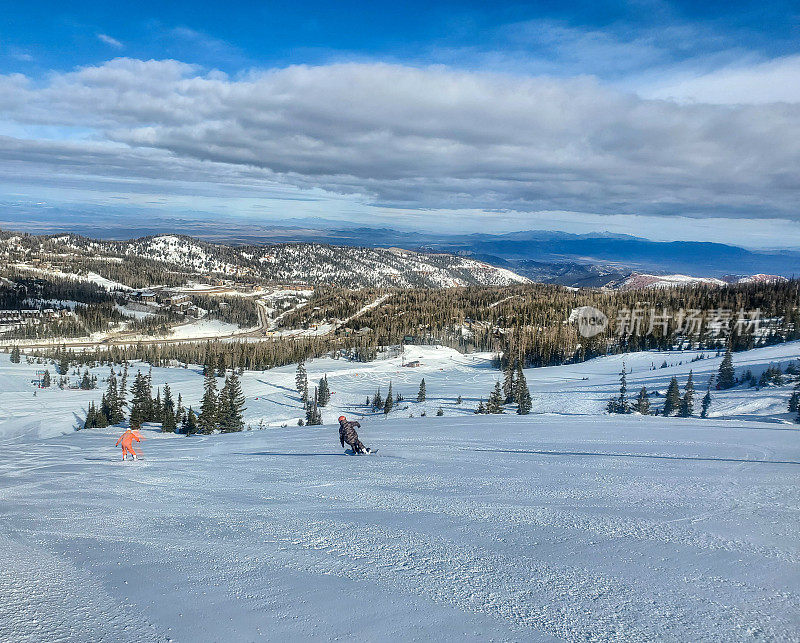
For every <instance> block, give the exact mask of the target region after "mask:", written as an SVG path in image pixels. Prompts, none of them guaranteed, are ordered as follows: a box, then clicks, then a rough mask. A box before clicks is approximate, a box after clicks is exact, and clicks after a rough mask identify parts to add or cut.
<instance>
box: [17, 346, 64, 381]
mask: <svg viewBox="0 0 800 643" xmlns="http://www.w3.org/2000/svg"><path fill="white" fill-rule="evenodd" d="M17 354H19V349H17ZM58 372H59V373H60V374H61V375H69V358H68V357H67V354H66V353H64V354H63V355H62V357H61V361H60V362H59V364H58Z"/></svg>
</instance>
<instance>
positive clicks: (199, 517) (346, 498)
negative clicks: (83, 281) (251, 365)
mask: <svg viewBox="0 0 800 643" xmlns="http://www.w3.org/2000/svg"><path fill="white" fill-rule="evenodd" d="M116 435H117V432H116V431H112V430H95V431H85V432H80V433H78V434H73V435H69V436H62V437H59V438H55V439H50V440H41V441H35V442H20V441H11V442H8V443H6V444H4V445H3V450H2V452H1V454H0V472H2V475H1V476H0V512H1V513H2V516H3V519H2V527H0V552H2V554H0V556H2V565H1V566H0V597H2V600H0V640H4V641H6V640H7V641H12V640H13V641H42V640H72V641H87V640H91V641H165V640H174V641H236V640H246V641H252V640H261V639H267V640H290V639H293V640H335V639H341V640H411V639H417V640H464V639H477V640H490V639H491V640H557V639H561V640H567V641H587V640H598V641H599V640H626V641H631V640H639V641H645V640H650V641H652V640H675V641H699V640H711V641H732V640H787V641H788V640H797V638H798V637H799V636H800V618H798V615H800V594H798V591H800V576H799V575H798V572H799V571H800V566H799V563H800V547H799V546H798V538H797V527H798V500H800V493H799V492H798V483H799V482H800V441H798V437H800V436H798V432H797V431H794V430H789V429H788V428H787V427H778V426H774V425H764V424H757V423H745V422H737V423H735V425H731V423H729V422H717V421H711V422H708V423H705V424H702V425H701V424H700V423H694V424H690V423H688V422H685V421H679V420H664V419H656V418H637V417H624V418H613V419H610V418H570V419H567V418H556V417H541V416H540V417H535V416H529V417H528V418H518V417H505V418H501V419H499V420H498V419H497V418H492V417H475V416H473V417H470V418H423V419H416V420H406V421H398V422H394V423H384V424H379V423H374V424H370V425H368V426H365V429H364V430H363V431H362V437H363V438H364V440H365V442H366V443H367V444H369V445H372V446H375V447H379V448H380V453H379V454H377V455H375V456H367V457H349V456H346V455H342V453H341V450H340V449H339V445H338V440H337V435H336V430H335V429H334V428H332V427H330V426H328V427H306V428H299V427H292V428H285V429H282V428H277V429H271V430H266V431H254V432H250V433H242V434H237V435H229V436H209V437H191V438H185V437H181V436H164V435H163V434H160V433H153V434H147V432H146V437H147V438H150V439H148V440H146V441H145V442H144V448H143V451H144V453H145V460H144V461H143V462H138V463H132V462H129V463H122V462H119V461H118V454H117V452H116V451H115V450H114V449H113V448H112V446H113V444H114V440H115V438H116Z"/></svg>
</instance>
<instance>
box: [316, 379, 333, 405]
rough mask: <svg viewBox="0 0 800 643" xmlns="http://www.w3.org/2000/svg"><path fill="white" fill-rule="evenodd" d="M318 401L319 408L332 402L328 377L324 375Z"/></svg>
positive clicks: (320, 383) (320, 382)
mask: <svg viewBox="0 0 800 643" xmlns="http://www.w3.org/2000/svg"><path fill="white" fill-rule="evenodd" d="M318 398H319V399H317V404H319V406H328V402H330V400H331V390H330V388H329V387H328V376H327V375H324V376H322V378H320V380H319V395H318Z"/></svg>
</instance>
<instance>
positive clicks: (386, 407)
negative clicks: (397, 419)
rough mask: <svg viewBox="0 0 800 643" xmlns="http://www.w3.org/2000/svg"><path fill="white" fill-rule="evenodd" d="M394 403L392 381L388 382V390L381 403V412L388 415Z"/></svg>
mask: <svg viewBox="0 0 800 643" xmlns="http://www.w3.org/2000/svg"><path fill="white" fill-rule="evenodd" d="M393 405H394V397H392V383H391V382H389V392H388V393H387V394H386V401H385V402H384V403H383V414H384V415H389V413H391V411H392V406H393Z"/></svg>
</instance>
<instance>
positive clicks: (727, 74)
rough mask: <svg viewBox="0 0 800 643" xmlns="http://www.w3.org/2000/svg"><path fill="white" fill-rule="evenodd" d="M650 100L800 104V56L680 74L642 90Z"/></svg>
mask: <svg viewBox="0 0 800 643" xmlns="http://www.w3.org/2000/svg"><path fill="white" fill-rule="evenodd" d="M639 93H640V94H641V95H643V96H645V97H648V98H663V99H667V100H678V101H684V102H689V101H691V102H697V103H710V104H718V105H764V104H768V103H778V102H787V103H800V55H797V56H786V57H784V58H777V59H774V60H768V61H764V62H758V63H751V64H747V65H735V66H727V67H723V68H721V69H717V70H714V71H710V72H706V73H695V74H691V73H687V72H683V73H680V74H677V75H675V76H673V77H671V78H667V79H666V80H660V81H658V82H657V83H653V84H651V85H650V86H646V87H643V88H641V89H640V91H639Z"/></svg>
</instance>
